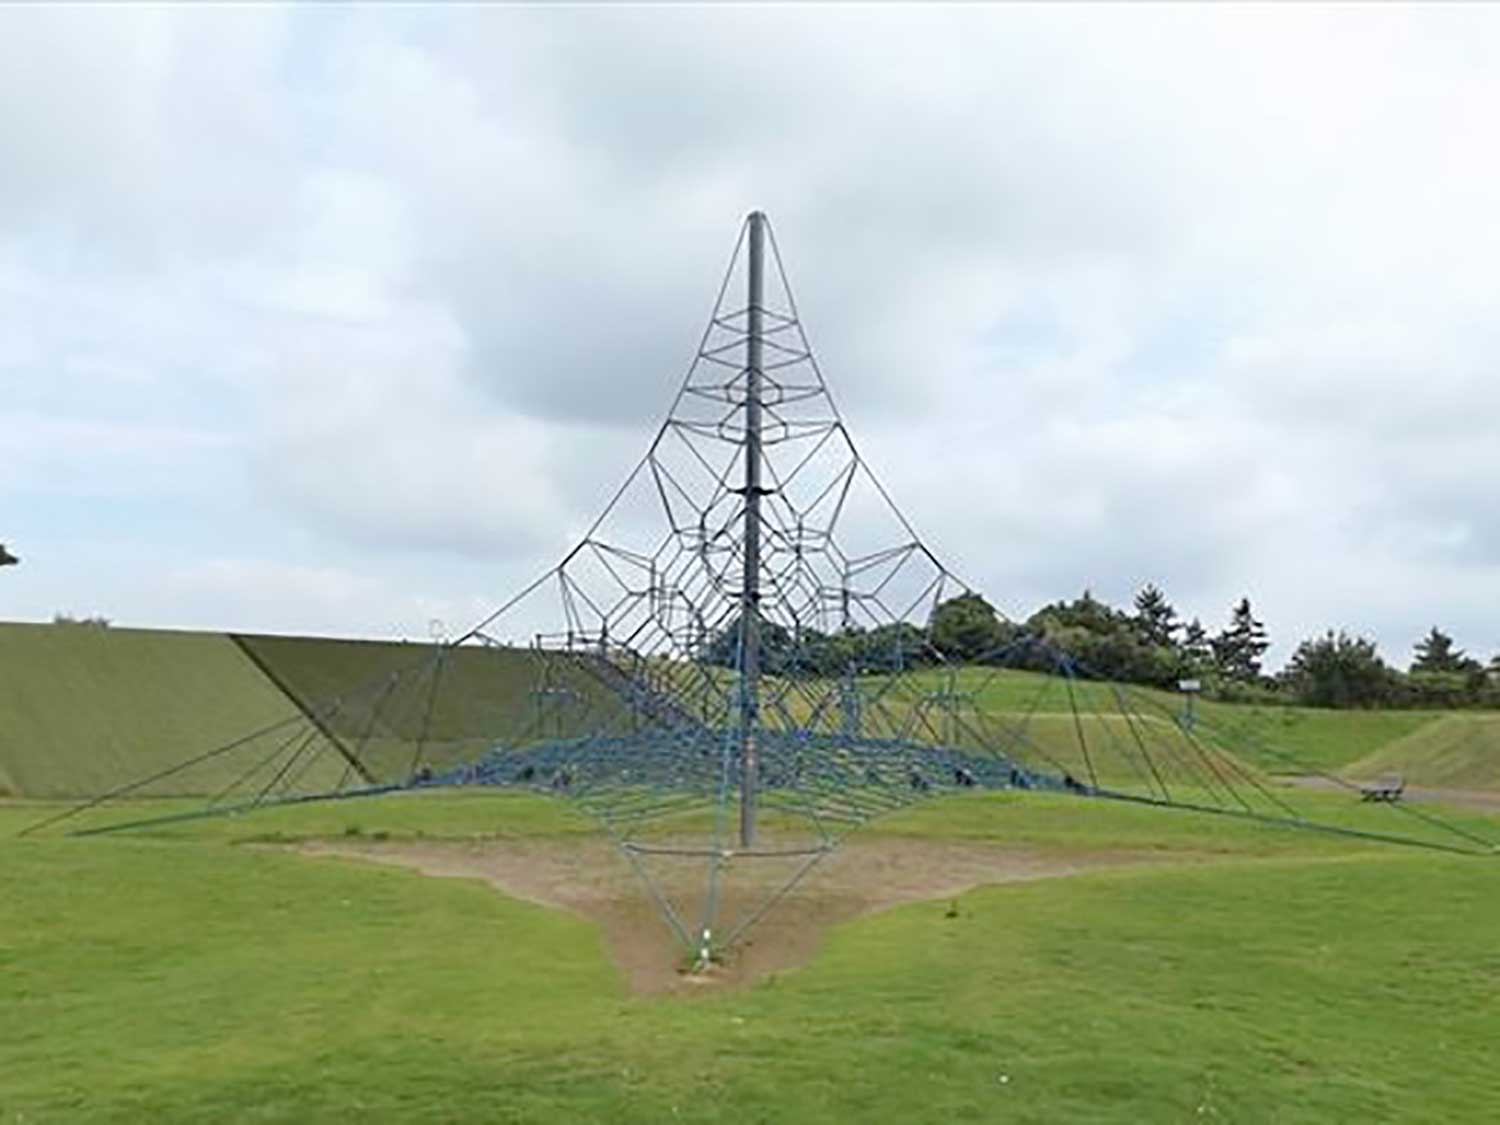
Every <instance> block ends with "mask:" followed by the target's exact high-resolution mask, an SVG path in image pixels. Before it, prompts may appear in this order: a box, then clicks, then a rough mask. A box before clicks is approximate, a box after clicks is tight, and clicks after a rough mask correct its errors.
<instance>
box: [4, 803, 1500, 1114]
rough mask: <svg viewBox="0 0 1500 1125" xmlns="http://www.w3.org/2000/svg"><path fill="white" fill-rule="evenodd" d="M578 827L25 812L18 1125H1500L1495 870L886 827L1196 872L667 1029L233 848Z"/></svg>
mask: <svg viewBox="0 0 1500 1125" xmlns="http://www.w3.org/2000/svg"><path fill="white" fill-rule="evenodd" d="M557 809H558V806H556V805H553V804H552V803H550V802H547V801H544V800H540V799H535V800H529V799H526V798H520V797H508V798H502V799H500V800H498V801H496V800H495V799H493V798H490V799H484V798H483V797H465V798H459V799H445V798H436V799H433V798H428V799H424V800H417V801H413V800H396V801H371V802H365V803H363V804H362V805H361V807H360V808H359V809H358V811H357V812H356V811H355V808H354V804H353V803H351V804H349V805H346V806H322V807H319V808H310V809H295V810H282V811H278V812H273V813H267V814H264V815H265V817H266V819H265V820H263V821H261V822H260V823H259V824H256V823H254V822H255V821H256V820H257V819H258V818H251V817H247V818H241V819H240V820H237V821H220V822H210V823H209V824H208V825H206V826H199V827H197V828H189V827H186V826H183V827H178V828H174V829H172V830H171V831H170V832H168V833H166V834H164V835H161V836H152V837H149V838H140V837H122V836H113V837H103V838H90V839H65V838H63V839H60V838H55V837H48V838H42V839H37V838H27V839H24V840H16V839H15V838H14V837H13V836H12V835H11V832H12V831H13V829H14V828H16V827H18V826H19V825H20V824H21V823H24V822H25V821H26V820H27V819H29V818H30V817H32V816H33V815H34V814H35V812H36V811H37V809H36V807H35V806H32V807H27V808H16V807H5V806H0V833H4V837H3V839H0V902H3V903H4V907H3V913H0V919H3V922H0V1011H3V1012H4V1013H5V1018H4V1019H0V1121H5V1122H12V1121H28V1122H69V1123H72V1122H102V1121H194V1122H197V1121H298V1122H305V1121H359V1122H362V1123H368V1122H375V1121H396V1122H423V1121H434V1122H436V1121H487V1122H488V1121H578V1120H611V1121H640V1122H652V1123H656V1122H663V1121H676V1120H685V1121H686V1120H696V1121H734V1122H743V1121H845V1120H866V1121H946V1120H1002V1121H1018V1122H1058V1121H1070V1122H1132V1123H1134V1122H1143V1121H1149V1122H1157V1121H1188V1120H1191V1121H1202V1120H1219V1121H1234V1122H1246V1121H1249V1122H1258V1121H1277V1122H1304V1121H1305V1122H1327V1121H1359V1122H1373V1121H1401V1122H1408V1121H1433V1122H1439V1121H1441V1122H1453V1121H1485V1120H1493V1119H1494V1117H1495V1114H1496V1109H1497V1107H1500V1075H1497V1072H1496V1070H1495V1068H1494V1066H1493V1059H1492V1047H1493V1044H1494V1043H1495V1042H1496V1041H1497V1040H1500V944H1497V943H1496V941H1495V939H1494V935H1495V934H1496V933H1497V932H1500V893H1497V892H1500V863H1497V861H1496V860H1494V859H1463V858H1456V857H1447V856H1441V855H1436V854H1429V853H1418V852H1413V851H1410V850H1406V849H1398V848H1392V847H1384V846H1380V845H1371V844H1364V843H1359V842H1355V841H1348V840H1344V839H1338V838H1328V837H1313V836H1308V835H1304V834H1299V833H1293V832H1289V831H1286V830H1281V831H1277V830H1274V829H1269V828H1262V827H1259V826H1255V825H1245V824H1238V823H1234V822H1224V821H1221V820H1215V819H1213V818H1201V817H1194V816H1189V815H1185V814H1175V813H1160V812H1156V811H1154V810H1142V809H1135V808H1128V807H1118V806H1112V805H1108V804H1104V803H1102V802H1097V803H1096V802H1082V801H1077V800H1073V801H1069V800H1067V799H1066V798H1039V797H1036V796H1027V797H1016V796H1014V795H1010V796H997V797H983V798H964V799H961V800H955V801H952V802H947V803H941V804H940V803H933V804H930V805H927V806H925V807H924V808H922V809H919V810H914V811H912V812H910V813H907V814H904V815H903V816H902V817H898V818H893V819H892V820H891V821H889V822H887V824H886V825H885V830H886V831H888V832H889V833H891V834H893V835H899V834H903V833H912V834H922V835H928V836H942V835H953V836H959V837H963V838H967V839H974V838H995V839H1011V840H1015V841H1017V842H1022V843H1025V844H1026V845H1027V846H1028V847H1056V848H1059V849H1067V848H1070V847H1073V848H1078V847H1089V848H1092V847H1100V846H1112V847H1118V848H1129V849H1135V848H1149V847H1163V848H1165V849H1168V850H1172V849H1175V850H1181V851H1184V852H1191V853H1193V854H1192V862H1190V863H1186V864H1184V865H1183V866H1177V867H1160V868H1148V869H1132V870H1119V871H1113V872H1108V873H1102V874H1095V875H1089V876H1083V877H1075V878H1070V879H1061V880H1051V881H1044V882H1037V883H1031V884H1015V885H1009V886H1003V887H992V888H987V889H979V890H975V891H972V892H970V893H968V894H966V895H964V896H963V897H962V898H961V899H960V900H959V901H958V904H957V916H956V917H950V916H949V915H950V913H952V911H951V910H950V908H949V906H948V904H947V903H946V902H942V903H924V904H917V905H913V906H909V907H902V908H898V909H896V910H892V911H890V912H888V913H885V914H881V915H878V916H875V917H871V918H865V919H862V920H859V921H856V922H853V923H849V924H847V925H844V926H842V927H839V928H838V929H837V930H835V931H834V932H833V933H832V934H831V935H830V936H829V938H828V941H827V943H826V946H825V948H824V950H823V952H822V953H821V954H820V955H819V956H818V957H817V958H816V959H815V960H814V961H813V962H812V963H811V964H810V965H808V966H807V967H805V968H803V969H799V970H796V971H790V972H785V973H783V974H780V975H779V976H777V977H775V978H772V979H770V980H768V981H766V982H765V983H763V984H762V985H760V986H758V987H755V988H752V989H748V990H743V991H737V992H721V991H709V992H705V993H702V994H698V995H694V996H690V997H686V998H684V997H656V998H640V997H632V996H630V995H628V994H627V992H626V990H625V988H624V985H623V983H622V981H621V979H620V977H619V976H618V974H617V973H616V972H615V970H614V968H613V967H612V966H611V964H610V963H609V962H608V960H607V958H606V955H605V950H604V946H603V944H602V942H601V940H600V937H599V934H598V932H597V931H596V930H595V929H594V928H593V926H592V925H591V924H589V923H587V922H585V921H582V920H580V919H577V918H574V917H572V916H569V915H566V914H562V913H558V912H554V911H549V910H547V909H544V908H541V907H537V906H532V905H529V904H526V903H521V902H517V901H514V900H511V899H508V898H505V897H504V896H502V895H499V894H497V893H496V892H494V891H493V890H491V889H490V888H488V887H486V886H482V885H479V884H477V883H469V882H464V881H454V880H447V879H427V878H424V877H422V876H419V875H415V874H412V873H409V872H404V871H398V870H388V869H383V868H375V867H365V866H360V865H353V864H346V863H341V862H339V861H336V860H313V859H308V858H303V857H298V856H293V855H287V854H284V853H277V852H272V851H266V850H263V849H257V848H254V847H247V846H236V845H235V844H233V843H231V841H232V840H235V839H240V840H243V839H245V838H247V837H250V836H253V835H257V834H262V833H264V834H270V833H278V834H281V835H283V836H293V835H336V834H342V833H344V832H347V831H349V829H350V827H351V825H353V826H354V827H357V829H358V831H359V832H360V833H362V834H376V833H382V832H384V833H391V834H393V835H401V834H415V833H418V832H420V833H422V834H424V835H428V836H432V835H457V836H467V835H471V834H474V833H495V832H509V833H512V834H518V835H522V834H552V833H558V832H574V831H578V830H580V824H579V822H578V821H576V820H574V819H573V818H572V817H571V815H570V814H568V813H566V812H565V811H564V812H562V813H559V812H558V811H557ZM1195 826H1196V828H1195ZM1489 827H1490V829H1491V831H1493V828H1494V826H1493V825H1490V826H1489ZM664 935H665V931H664ZM664 940H665V936H664Z"/></svg>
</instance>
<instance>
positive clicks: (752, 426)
mask: <svg viewBox="0 0 1500 1125" xmlns="http://www.w3.org/2000/svg"><path fill="white" fill-rule="evenodd" d="M749 222H750V230H749V236H750V237H749V242H750V245H749V247H748V250H749V261H748V266H749V268H748V270H747V274H748V278H749V293H748V295H747V296H748V299H749V307H748V320H749V324H748V333H749V334H748V337H747V338H746V341H745V574H744V583H743V586H742V588H741V591H740V847H742V848H750V847H754V845H755V803H756V793H755V788H756V781H757V776H756V775H757V771H758V763H757V760H756V759H757V753H756V731H757V728H758V727H759V725H760V497H761V483H760V407H761V401H760V398H761V375H762V370H761V367H762V359H761V350H762V349H761V345H762V342H763V332H764V325H763V316H762V314H763V312H764V306H765V294H764V289H765V241H766V217H765V215H763V214H762V213H761V212H759V211H752V212H750V219H749Z"/></svg>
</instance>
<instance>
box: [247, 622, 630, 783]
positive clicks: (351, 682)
mask: <svg viewBox="0 0 1500 1125" xmlns="http://www.w3.org/2000/svg"><path fill="white" fill-rule="evenodd" d="M234 639H235V642H236V643H237V644H239V645H240V646H241V647H242V648H243V649H244V650H245V651H246V653H247V654H249V655H251V656H252V658H253V659H254V660H255V661H256V662H257V664H258V665H259V666H260V667H261V668H263V669H264V670H265V671H266V673H267V675H268V676H270V678H271V679H273V680H274V681H275V682H276V683H278V684H279V685H281V686H282V688H283V689H284V690H286V691H287V693H288V694H289V695H291V696H292V697H293V698H294V699H296V700H297V701H298V702H299V703H300V704H301V705H302V706H304V707H305V708H316V707H319V706H326V705H327V703H328V702H329V701H330V700H340V701H341V705H340V706H339V708H338V710H336V711H335V712H334V713H333V714H332V715H331V716H330V717H329V719H328V725H329V726H330V727H331V728H332V729H333V730H334V731H335V732H336V733H337V734H338V735H339V736H340V737H341V738H344V739H345V740H347V741H348V743H349V744H350V745H361V746H363V748H364V749H363V752H362V754H361V757H363V758H364V759H365V760H366V761H368V762H370V763H371V765H372V767H373V768H374V769H375V772H376V773H377V774H378V775H381V776H384V775H385V772H386V771H385V770H383V769H382V766H384V765H390V766H392V767H393V768H395V769H396V770H397V771H398V773H404V770H405V768H406V766H407V763H409V762H411V761H412V760H413V758H414V755H415V752H416V750H417V747H418V743H419V741H420V742H421V745H422V759H423V760H424V761H426V762H428V763H430V764H433V765H437V766H441V765H445V764H450V763H453V762H459V761H467V760H471V759H472V758H473V757H474V756H475V755H477V754H478V753H480V752H482V751H483V750H484V749H487V748H488V747H490V746H492V745H493V744H494V743H495V742H496V741H498V740H503V741H505V742H507V743H511V744H517V743H524V742H529V741H532V740H534V739H536V738H539V737H544V736H545V737H558V736H572V735H577V734H581V733H583V732H585V731H587V730H592V729H597V728H598V727H601V726H604V725H606V724H607V723H610V722H612V721H615V720H616V719H617V717H618V715H619V714H620V707H619V703H618V700H617V698H616V697H615V696H613V695H612V694H611V693H609V692H608V691H607V690H605V689H603V688H602V687H601V685H600V683H599V681H597V680H595V679H593V678H591V677H589V676H588V675H586V674H584V673H582V672H579V671H577V670H574V669H569V668H565V667H563V666H562V664H561V662H556V661H555V662H553V664H552V666H551V668H552V671H551V675H550V678H549V679H548V681H547V683H548V686H550V687H552V688H553V689H554V691H556V690H559V689H560V690H563V691H565V692H566V693H567V699H566V701H563V702H561V705H555V706H554V707H553V708H552V709H551V710H550V711H549V712H548V713H547V714H546V715H545V716H544V715H543V714H542V713H541V712H540V710H539V696H538V695H537V689H538V687H539V685H541V684H542V677H541V672H542V669H541V666H540V665H539V663H538V661H537V658H536V657H535V656H534V655H533V654H532V653H531V652H529V651H528V650H525V649H491V648H480V647H462V648H458V649H452V650H448V651H447V653H446V654H444V655H443V657H442V659H441V661H439V659H438V652H437V650H436V649H434V648H432V647H430V646H427V645H409V644H402V643H398V642H390V641H352V640H336V639H329V638H322V637H271V636H249V635H236V636H235V638H234ZM553 698H554V699H555V697H553Z"/></svg>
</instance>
